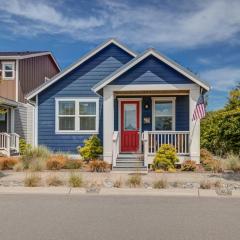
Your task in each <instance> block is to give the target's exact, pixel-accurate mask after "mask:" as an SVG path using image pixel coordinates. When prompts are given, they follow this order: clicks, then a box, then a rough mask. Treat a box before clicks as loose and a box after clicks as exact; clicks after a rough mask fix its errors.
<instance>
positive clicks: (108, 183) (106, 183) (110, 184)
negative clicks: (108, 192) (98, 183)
mask: <svg viewBox="0 0 240 240" xmlns="http://www.w3.org/2000/svg"><path fill="white" fill-rule="evenodd" d="M103 185H104V187H106V188H112V187H113V181H112V179H110V178H107V179H104V181H103Z"/></svg>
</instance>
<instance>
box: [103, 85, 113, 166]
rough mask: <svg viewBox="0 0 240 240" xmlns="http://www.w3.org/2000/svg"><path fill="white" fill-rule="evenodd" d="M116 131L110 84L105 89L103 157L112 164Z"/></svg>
mask: <svg viewBox="0 0 240 240" xmlns="http://www.w3.org/2000/svg"><path fill="white" fill-rule="evenodd" d="M113 131H114V96H113V91H112V90H111V88H110V87H109V86H106V87H105V88H104V89H103V158H104V161H106V162H108V163H110V164H112V157H113V142H112V136H113Z"/></svg>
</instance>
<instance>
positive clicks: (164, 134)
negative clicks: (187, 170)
mask: <svg viewBox="0 0 240 240" xmlns="http://www.w3.org/2000/svg"><path fill="white" fill-rule="evenodd" d="M143 140H144V154H148V155H149V154H155V153H156V152H157V150H158V149H159V148H160V147H161V145H162V144H171V145H172V146H174V148H175V149H176V152H177V154H178V155H188V154H189V132H188V131H145V132H144V133H143Z"/></svg>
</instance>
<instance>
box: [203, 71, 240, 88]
mask: <svg viewBox="0 0 240 240" xmlns="http://www.w3.org/2000/svg"><path fill="white" fill-rule="evenodd" d="M200 76H201V78H202V79H204V80H207V81H208V82H209V83H210V85H211V86H212V88H213V89H214V90H218V91H222V92H226V91H229V90H231V89H232V88H233V87H235V86H236V85H237V83H239V82H240V68H234V67H224V68H217V69H211V70H207V71H204V72H202V73H201V74H200Z"/></svg>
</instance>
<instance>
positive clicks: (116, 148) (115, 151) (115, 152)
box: [112, 131, 119, 166]
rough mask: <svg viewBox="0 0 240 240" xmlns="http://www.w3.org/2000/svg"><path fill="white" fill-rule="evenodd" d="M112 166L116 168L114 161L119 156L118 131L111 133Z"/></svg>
mask: <svg viewBox="0 0 240 240" xmlns="http://www.w3.org/2000/svg"><path fill="white" fill-rule="evenodd" d="M112 140H113V162H112V164H113V166H116V160H117V157H118V154H119V133H118V131H114V132H113V139H112Z"/></svg>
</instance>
